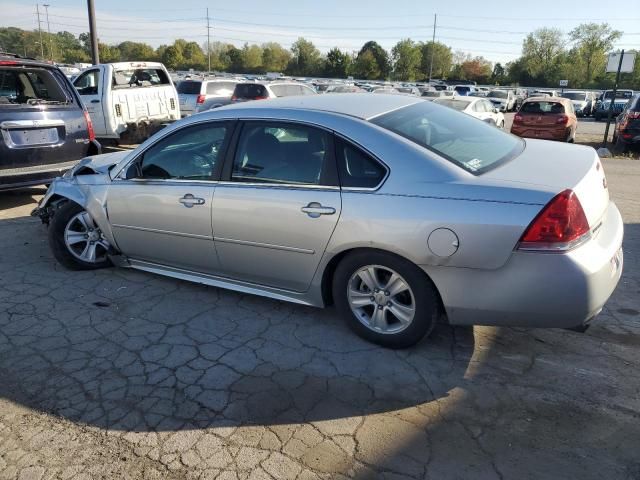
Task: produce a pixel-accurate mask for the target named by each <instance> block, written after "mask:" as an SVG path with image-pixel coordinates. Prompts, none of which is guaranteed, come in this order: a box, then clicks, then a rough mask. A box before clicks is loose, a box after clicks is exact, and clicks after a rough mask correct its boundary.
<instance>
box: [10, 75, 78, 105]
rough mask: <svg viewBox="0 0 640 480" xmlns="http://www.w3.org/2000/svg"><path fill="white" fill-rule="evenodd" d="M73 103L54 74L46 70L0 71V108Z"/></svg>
mask: <svg viewBox="0 0 640 480" xmlns="http://www.w3.org/2000/svg"><path fill="white" fill-rule="evenodd" d="M71 101H72V99H71V98H70V97H69V96H68V95H67V94H66V93H65V91H64V88H63V86H62V85H60V83H59V81H58V80H57V79H56V77H55V76H54V74H53V72H52V71H50V70H48V69H46V68H1V69H0V108H1V107H4V106H11V105H24V104H27V105H39V104H50V103H53V104H61V103H68V102H71Z"/></svg>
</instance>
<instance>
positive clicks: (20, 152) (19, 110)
mask: <svg viewBox="0 0 640 480" xmlns="http://www.w3.org/2000/svg"><path fill="white" fill-rule="evenodd" d="M98 153H100V144H99V143H98V142H97V141H96V140H95V135H94V131H93V126H92V123H91V118H90V117H89V114H88V112H87V110H86V108H85V107H84V105H83V104H82V101H81V100H80V97H79V95H78V93H77V92H76V91H75V90H74V88H73V86H72V85H71V82H70V81H69V79H68V78H67V77H66V76H65V75H64V73H63V72H62V71H60V69H59V68H58V67H56V66H53V65H50V64H49V63H45V62H39V61H36V60H33V59H28V58H23V57H21V56H19V55H13V54H9V53H0V190H8V189H13V188H20V187H25V186H29V185H40V184H43V183H50V182H51V181H52V180H53V179H54V178H55V177H57V176H59V175H62V174H63V173H64V172H65V171H66V170H67V169H69V168H71V167H72V166H73V165H75V164H76V163H77V162H78V160H80V159H82V158H84V157H86V156H87V155H95V154H98Z"/></svg>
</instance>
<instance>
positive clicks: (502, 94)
mask: <svg viewBox="0 0 640 480" xmlns="http://www.w3.org/2000/svg"><path fill="white" fill-rule="evenodd" d="M486 97H487V100H489V101H490V102H491V103H492V104H493V106H494V107H496V108H497V109H498V110H500V111H501V112H510V111H511V110H513V109H515V107H516V97H515V95H514V94H513V91H512V90H491V91H490V92H489V93H488V94H487V95H486Z"/></svg>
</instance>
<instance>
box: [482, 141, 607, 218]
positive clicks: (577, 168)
mask: <svg viewBox="0 0 640 480" xmlns="http://www.w3.org/2000/svg"><path fill="white" fill-rule="evenodd" d="M482 178H483V179H486V180H499V181H506V182H510V183H511V182H516V183H519V184H526V185H529V186H532V187H536V189H541V190H545V191H547V192H549V193H550V194H551V195H552V196H553V195H557V194H558V193H560V192H562V191H564V190H566V189H571V190H573V191H574V192H575V193H576V195H577V196H578V199H579V200H580V203H581V204H582V208H583V209H584V212H585V215H586V216H587V220H588V221H589V226H590V227H591V228H592V229H593V228H594V227H596V226H597V225H598V224H599V223H600V222H601V220H602V216H603V215H604V213H605V211H606V209H607V206H608V205H609V190H608V189H607V181H606V178H605V174H604V169H603V168H602V164H601V163H600V158H599V157H598V155H597V154H596V151H595V150H594V149H593V148H591V147H584V146H580V145H567V144H561V143H556V142H548V141H544V140H526V148H525V149H524V151H523V152H522V153H521V154H520V155H519V156H518V157H516V158H514V159H513V160H511V161H510V162H507V163H506V164H504V165H501V166H499V167H498V168H496V169H494V170H491V171H489V172H487V173H485V174H483V175H482ZM523 186H524V185H523Z"/></svg>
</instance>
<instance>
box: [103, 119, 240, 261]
mask: <svg viewBox="0 0 640 480" xmlns="http://www.w3.org/2000/svg"><path fill="white" fill-rule="evenodd" d="M232 126H233V124H231V123H228V122H221V121H217V122H201V123H197V124H193V125H189V126H186V127H183V128H181V129H179V130H177V131H175V132H173V133H171V134H169V135H167V136H165V137H163V138H162V139H160V140H158V141H157V142H156V143H155V144H153V145H151V146H150V147H149V148H147V149H146V150H144V151H143V152H142V153H141V154H140V155H138V157H136V158H135V160H134V161H133V162H132V163H131V164H130V165H129V166H128V167H126V168H125V169H124V170H123V171H122V173H121V174H120V175H119V176H118V177H117V178H116V179H114V181H113V182H112V183H111V185H110V186H109V190H108V195H107V211H108V214H109V220H110V222H111V225H112V228H113V234H114V237H115V239H116V242H117V244H118V247H119V248H120V250H121V251H122V252H123V253H124V254H125V255H126V256H128V257H130V258H132V259H135V260H139V261H144V262H151V263H154V264H160V265H166V266H170V267H175V268H180V269H185V270H189V271H194V272H202V273H215V272H217V269H218V260H217V257H216V253H215V247H214V244H213V231H212V226H211V211H212V200H213V194H214V189H215V185H216V182H215V180H216V178H217V176H218V175H219V170H220V168H221V164H220V163H218V159H222V158H223V153H224V151H225V149H226V144H227V141H228V139H229V138H230V131H231V129H232ZM220 161H221V160H220Z"/></svg>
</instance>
